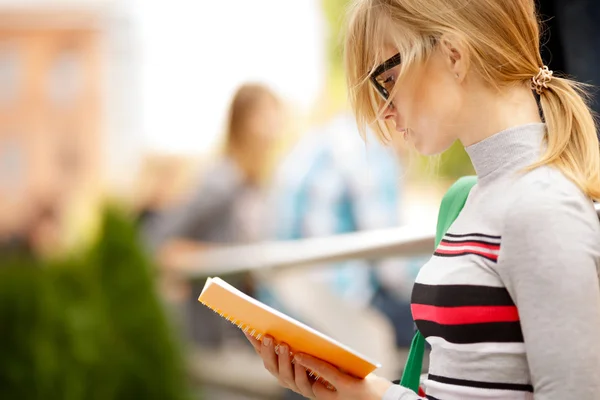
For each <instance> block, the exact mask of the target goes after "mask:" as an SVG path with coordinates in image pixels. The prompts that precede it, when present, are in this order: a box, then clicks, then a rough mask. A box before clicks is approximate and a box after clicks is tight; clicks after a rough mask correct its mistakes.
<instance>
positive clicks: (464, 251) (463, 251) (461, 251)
mask: <svg viewBox="0 0 600 400" xmlns="http://www.w3.org/2000/svg"><path fill="white" fill-rule="evenodd" d="M435 252H436V253H439V254H448V255H454V254H465V255H466V254H476V255H478V256H485V257H489V258H492V259H494V260H496V261H497V260H498V255H497V254H493V253H488V252H487V251H485V250H483V249H482V250H481V251H478V250H471V249H457V250H446V249H440V248H438V249H437V250H436V251H435Z"/></svg>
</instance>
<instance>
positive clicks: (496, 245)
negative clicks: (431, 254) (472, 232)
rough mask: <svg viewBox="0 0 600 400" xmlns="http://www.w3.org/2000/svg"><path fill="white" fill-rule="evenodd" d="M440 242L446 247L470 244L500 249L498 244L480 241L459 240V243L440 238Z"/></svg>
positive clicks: (489, 248) (471, 245)
mask: <svg viewBox="0 0 600 400" xmlns="http://www.w3.org/2000/svg"><path fill="white" fill-rule="evenodd" d="M442 244H443V245H444V246H447V247H462V246H470V247H481V248H483V249H488V250H500V245H499V244H487V243H480V242H461V243H452V242H447V241H445V240H442Z"/></svg>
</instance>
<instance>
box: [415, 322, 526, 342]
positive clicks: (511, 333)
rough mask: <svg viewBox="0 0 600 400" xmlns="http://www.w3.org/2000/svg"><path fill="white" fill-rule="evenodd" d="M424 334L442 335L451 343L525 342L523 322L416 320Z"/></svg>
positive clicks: (428, 335)
mask: <svg viewBox="0 0 600 400" xmlns="http://www.w3.org/2000/svg"><path fill="white" fill-rule="evenodd" d="M415 323H416V324H417V328H419V331H420V332H421V333H422V334H423V336H425V337H426V338H427V337H430V336H436V337H441V338H442V339H444V340H446V341H447V342H450V343H455V344H472V343H523V332H522V331H521V324H520V323H519V322H518V321H517V322H486V323H483V324H467V325H442V324H438V323H437V322H432V321H424V320H416V321H415Z"/></svg>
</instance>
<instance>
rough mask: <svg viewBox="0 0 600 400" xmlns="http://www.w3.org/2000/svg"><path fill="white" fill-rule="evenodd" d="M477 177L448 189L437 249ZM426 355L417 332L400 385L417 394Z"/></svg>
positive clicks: (438, 222)
mask: <svg viewBox="0 0 600 400" xmlns="http://www.w3.org/2000/svg"><path fill="white" fill-rule="evenodd" d="M476 183H477V177H476V176H465V177H462V178H460V179H458V180H457V181H456V182H455V183H454V184H453V185H452V186H451V187H450V189H448V191H447V192H446V194H445V195H444V197H443V198H442V203H441V205H440V209H439V213H438V219H437V229H436V233H435V247H437V246H438V245H439V244H440V242H441V241H442V238H443V237H444V235H445V234H446V232H447V231H448V229H449V228H450V226H451V225H452V223H453V222H454V220H456V218H457V217H458V215H459V214H460V212H461V210H462V209H463V207H464V205H465V203H466V201H467V197H469V193H470V192H471V189H472V188H473V186H475V184H476ZM424 354H425V338H424V337H423V335H421V332H419V331H417V332H416V333H415V336H414V337H413V340H412V342H411V344H410V351H409V352H408V358H407V360H406V365H405V367H404V372H403V373H402V379H401V380H400V385H401V386H404V387H406V388H409V389H411V390H412V391H414V392H415V393H418V392H419V386H420V383H421V372H422V370H423V355H424Z"/></svg>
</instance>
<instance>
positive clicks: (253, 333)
mask: <svg viewBox="0 0 600 400" xmlns="http://www.w3.org/2000/svg"><path fill="white" fill-rule="evenodd" d="M200 303H201V304H203V305H204V306H206V307H208V308H209V309H211V310H212V311H213V312H214V313H215V314H218V315H219V316H220V317H221V318H224V319H225V320H227V321H228V322H230V323H232V324H233V325H235V326H237V327H238V328H239V329H240V330H241V331H242V332H244V333H249V334H250V336H252V337H253V338H255V339H256V340H259V341H260V342H261V343H262V337H263V336H264V333H262V332H259V331H257V330H256V329H253V328H252V327H251V326H250V325H247V324H244V323H243V322H242V321H239V320H237V319H233V318H231V317H230V316H229V315H226V314H225V313H223V312H222V311H221V310H219V309H216V308H214V307H212V306H210V305H208V304H207V303H205V302H204V301H202V300H200ZM250 329H252V330H250ZM275 353H276V354H279V344H277V345H276V346H275ZM290 358H291V359H292V364H295V363H296V360H294V353H292V352H291V351H290ZM307 372H308V377H309V378H311V379H314V380H315V381H319V380H320V381H321V383H322V384H323V385H325V387H326V388H327V389H329V390H335V387H334V386H333V385H332V384H331V383H329V382H328V381H327V380H325V379H323V378H322V377H321V376H319V375H318V374H317V373H315V372H313V371H311V370H309V369H308V368H307Z"/></svg>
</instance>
